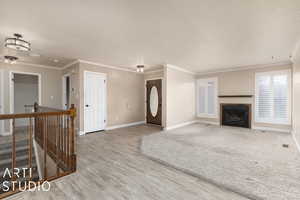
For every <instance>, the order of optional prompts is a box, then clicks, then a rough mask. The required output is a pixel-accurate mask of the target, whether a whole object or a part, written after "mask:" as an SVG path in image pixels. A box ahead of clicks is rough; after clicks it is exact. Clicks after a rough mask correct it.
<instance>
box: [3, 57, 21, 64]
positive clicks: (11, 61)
mask: <svg viewBox="0 0 300 200" xmlns="http://www.w3.org/2000/svg"><path fill="white" fill-rule="evenodd" d="M17 60H18V58H17V57H15V56H4V62H5V63H8V64H15V63H16V62H17Z"/></svg>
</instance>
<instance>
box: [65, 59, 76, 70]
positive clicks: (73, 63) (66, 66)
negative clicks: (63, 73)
mask: <svg viewBox="0 0 300 200" xmlns="http://www.w3.org/2000/svg"><path fill="white" fill-rule="evenodd" d="M76 63H79V60H74V61H72V62H70V63H68V64H66V65H65V66H63V67H62V68H61V69H62V70H64V69H67V68H68V67H70V66H72V65H75V64H76Z"/></svg>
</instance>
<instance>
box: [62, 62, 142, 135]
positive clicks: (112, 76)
mask: <svg viewBox="0 0 300 200" xmlns="http://www.w3.org/2000/svg"><path fill="white" fill-rule="evenodd" d="M84 71H92V72H100V73H105V74H106V75H107V127H110V126H115V125H122V124H127V123H134V122H140V121H144V120H145V117H144V76H143V75H141V74H137V73H134V72H127V71H122V70H116V69H112V68H107V67H101V66H98V65H91V64H86V63H80V64H75V65H73V66H70V67H69V68H68V69H66V70H64V72H63V73H64V74H66V73H71V74H72V75H71V87H72V88H74V90H75V92H74V93H73V94H72V95H71V103H74V104H75V105H76V107H77V110H78V115H77V116H78V117H77V120H78V126H79V130H80V131H84V120H83V118H84V113H83V110H84V105H83V102H84V96H83V87H84V86H83V83H84Z"/></svg>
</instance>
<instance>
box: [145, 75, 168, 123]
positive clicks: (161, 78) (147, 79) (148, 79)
mask: <svg viewBox="0 0 300 200" xmlns="http://www.w3.org/2000/svg"><path fill="white" fill-rule="evenodd" d="M151 80H161V84H163V80H164V77H156V78H146V79H145V80H144V84H145V85H144V86H145V87H144V90H145V92H144V102H145V103H144V108H145V111H144V116H145V121H146V123H147V81H151ZM161 90H162V89H161ZM161 95H162V91H161ZM162 98H163V95H162ZM162 110H163V109H162ZM162 115H163V113H162ZM161 123H162V122H161Z"/></svg>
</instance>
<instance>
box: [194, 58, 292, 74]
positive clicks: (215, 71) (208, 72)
mask: <svg viewBox="0 0 300 200" xmlns="http://www.w3.org/2000/svg"><path fill="white" fill-rule="evenodd" d="M292 64H293V62H292V61H290V60H286V61H280V62H276V63H269V64H258V65H244V66H243V65H242V66H236V67H231V68H227V69H222V70H212V71H206V72H199V73H197V75H207V74H215V73H223V72H234V71H244V70H249V69H259V68H265V67H272V66H283V65H292Z"/></svg>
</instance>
